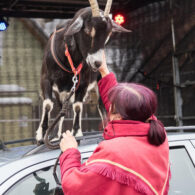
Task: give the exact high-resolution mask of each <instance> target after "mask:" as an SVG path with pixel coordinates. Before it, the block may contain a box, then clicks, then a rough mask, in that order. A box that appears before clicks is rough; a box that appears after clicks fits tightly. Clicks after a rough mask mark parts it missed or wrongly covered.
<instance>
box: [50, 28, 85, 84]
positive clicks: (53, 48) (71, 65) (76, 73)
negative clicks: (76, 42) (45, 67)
mask: <svg viewBox="0 0 195 195" xmlns="http://www.w3.org/2000/svg"><path fill="white" fill-rule="evenodd" d="M63 29H64V28H61V29H59V30H56V29H55V31H54V33H53V34H52V36H51V38H50V39H51V47H50V49H51V54H52V57H53V59H54V61H55V62H56V64H57V65H58V66H59V67H60V68H61V69H62V70H64V71H66V72H69V73H73V74H74V77H76V76H77V75H79V82H78V84H77V88H78V86H79V83H80V72H81V70H82V68H83V64H82V63H80V64H79V66H78V67H77V68H75V66H74V64H73V61H72V58H71V55H70V53H69V51H68V45H67V44H66V43H65V51H64V54H65V56H66V57H67V59H68V62H69V65H70V67H71V71H70V70H68V69H66V68H65V67H64V65H63V64H62V63H61V61H60V59H59V58H58V57H57V55H56V52H55V36H56V33H57V32H60V31H62V30H63Z"/></svg>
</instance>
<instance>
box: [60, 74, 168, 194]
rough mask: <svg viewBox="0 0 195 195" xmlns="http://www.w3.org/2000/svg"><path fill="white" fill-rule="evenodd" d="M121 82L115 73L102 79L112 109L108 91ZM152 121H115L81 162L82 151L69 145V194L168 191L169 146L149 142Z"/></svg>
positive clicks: (65, 171)
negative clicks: (102, 139) (92, 150)
mask: <svg viewBox="0 0 195 195" xmlns="http://www.w3.org/2000/svg"><path fill="white" fill-rule="evenodd" d="M116 84H117V81H116V78H115V76H114V74H113V73H110V74H109V75H107V76H106V77H104V78H103V79H101V80H100V82H99V83H98V85H99V91H100V95H101V97H102V100H103V102H104V105H105V107H106V109H107V111H108V109H109V106H110V103H109V101H108V98H107V92H108V90H109V89H110V88H112V87H113V86H114V85H116ZM149 125H150V124H149V123H143V122H139V121H130V120H129V121H128V120H125V121H111V122H109V123H108V125H107V126H106V128H105V130H104V138H105V140H104V141H102V142H101V143H100V144H99V145H98V147H97V148H96V150H95V151H94V153H93V155H92V156H91V157H90V158H89V159H88V160H87V162H85V163H84V164H82V165H81V162H80V152H79V151H78V150H77V149H73V148H72V149H68V150H66V151H65V152H64V153H63V154H62V155H61V157H60V167H61V178H62V188H63V191H64V193H65V194H66V195H76V194H79V195H87V194H90V195H130V194H133V195H136V194H147V195H150V194H159V195H160V194H162V195H165V194H167V193H168V186H169V185H168V184H169V175H170V174H169V173H170V170H169V147H168V141H167V139H166V140H165V142H164V143H163V144H162V145H160V146H154V145H151V144H149V143H148V140H147V134H148V130H149Z"/></svg>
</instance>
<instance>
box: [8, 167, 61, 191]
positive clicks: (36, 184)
mask: <svg viewBox="0 0 195 195" xmlns="http://www.w3.org/2000/svg"><path fill="white" fill-rule="evenodd" d="M59 169H60V168H59V166H58V168H57V173H58V177H59V178H60V174H59V173H60V170H59ZM19 194H28V195H31V194H32V195H63V192H62V189H61V187H59V186H58V185H57V184H56V182H55V180H54V177H53V167H47V168H44V169H42V170H39V171H36V172H33V173H32V174H30V175H28V176H27V177H25V178H23V179H22V180H21V181H19V182H18V183H16V184H15V185H14V186H13V187H12V188H11V189H9V191H7V192H6V195H19Z"/></svg>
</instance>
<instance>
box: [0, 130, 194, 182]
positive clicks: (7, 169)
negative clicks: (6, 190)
mask: <svg viewBox="0 0 195 195" xmlns="http://www.w3.org/2000/svg"><path fill="white" fill-rule="evenodd" d="M101 140H103V137H102V135H101V134H98V135H94V136H91V138H89V137H88V139H87V138H82V140H81V141H80V146H79V151H80V152H81V153H87V152H93V151H94V149H95V148H96V147H97V144H98V143H99V142H100V141H101ZM168 140H169V142H174V141H184V140H195V133H168ZM2 153H3V152H1V151H0V162H1V163H0V172H1V177H0V185H1V183H2V182H4V181H5V180H6V179H8V178H9V177H11V176H12V175H13V174H16V173H17V172H18V171H20V170H22V169H24V165H27V166H28V167H30V166H32V165H34V164H35V162H36V163H41V162H44V161H48V160H55V159H56V158H57V157H58V156H59V155H60V153H61V151H60V150H59V149H56V150H51V149H48V148H47V147H46V146H45V145H41V146H36V145H30V146H23V147H18V148H13V149H10V150H9V151H4V155H2ZM14 153H15V154H14ZM12 154H13V155H12ZM11 155H12V157H11V158H10V156H11ZM6 157H7V158H6ZM8 157H9V158H8ZM13 167H14V169H13ZM14 171H15V172H14Z"/></svg>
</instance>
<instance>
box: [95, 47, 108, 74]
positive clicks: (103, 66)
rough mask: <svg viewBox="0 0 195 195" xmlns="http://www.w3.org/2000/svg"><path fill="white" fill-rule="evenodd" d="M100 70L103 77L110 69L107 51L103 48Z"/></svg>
mask: <svg viewBox="0 0 195 195" xmlns="http://www.w3.org/2000/svg"><path fill="white" fill-rule="evenodd" d="M98 71H99V72H100V74H101V76H102V77H105V76H106V75H107V74H109V73H110V72H109V70H108V66H107V64H106V55H105V51H104V50H103V52H102V64H101V66H100V67H99V69H98Z"/></svg>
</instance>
